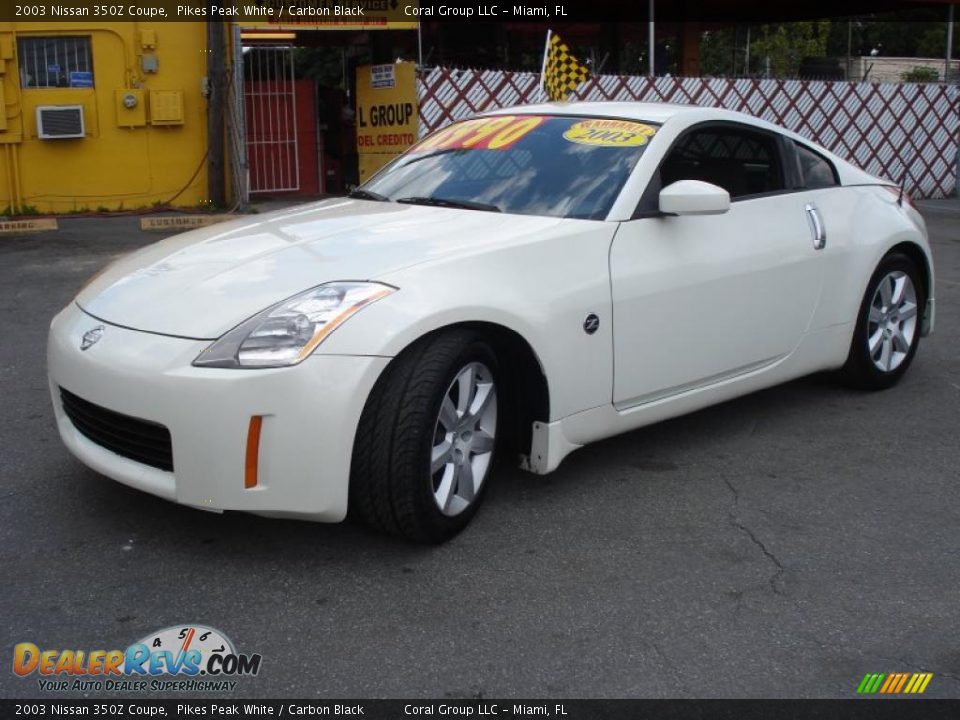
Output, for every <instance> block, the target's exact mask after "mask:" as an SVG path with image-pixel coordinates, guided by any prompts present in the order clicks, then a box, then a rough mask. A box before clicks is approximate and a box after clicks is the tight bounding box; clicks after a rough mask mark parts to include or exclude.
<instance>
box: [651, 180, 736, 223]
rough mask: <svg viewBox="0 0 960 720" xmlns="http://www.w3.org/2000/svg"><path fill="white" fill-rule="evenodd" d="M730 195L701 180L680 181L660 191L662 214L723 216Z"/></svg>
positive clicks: (728, 207) (728, 205)
mask: <svg viewBox="0 0 960 720" xmlns="http://www.w3.org/2000/svg"><path fill="white" fill-rule="evenodd" d="M729 209H730V193H728V192H727V191H726V190H724V189H723V188H722V187H718V186H717V185H711V184H710V183H707V182H702V181H700V180H678V181H677V182H675V183H672V184H671V185H667V186H666V187H665V188H664V189H663V190H661V191H660V212H662V213H664V214H667V215H722V214H723V213H725V212H727V210H729Z"/></svg>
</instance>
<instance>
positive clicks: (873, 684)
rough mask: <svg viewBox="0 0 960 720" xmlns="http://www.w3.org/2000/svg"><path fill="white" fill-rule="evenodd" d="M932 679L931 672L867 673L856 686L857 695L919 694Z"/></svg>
mask: <svg viewBox="0 0 960 720" xmlns="http://www.w3.org/2000/svg"><path fill="white" fill-rule="evenodd" d="M932 679H933V673H890V674H889V675H888V674H886V673H867V674H866V675H864V676H863V680H861V681H860V684H859V685H858V686H857V693H858V694H859V695H873V694H874V693H878V692H879V693H880V694H881V695H896V694H899V693H903V694H905V695H906V694H909V695H920V694H922V693H923V692H924V691H925V690H926V689H927V685H929V684H930V681H931V680H932Z"/></svg>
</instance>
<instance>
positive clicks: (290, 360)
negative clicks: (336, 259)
mask: <svg viewBox="0 0 960 720" xmlns="http://www.w3.org/2000/svg"><path fill="white" fill-rule="evenodd" d="M395 291H396V288H393V287H390V286H389V285H381V284H380V283H373V282H333V283H328V284H326V285H320V286H318V287H315V288H312V289H310V290H307V291H306V292H303V293H300V294H299V295H295V296H293V297H292V298H289V299H287V300H284V301H283V302H281V303H278V304H277V305H274V306H273V307H270V308H267V309H266V310H264V311H263V312H262V313H259V314H257V315H254V316H253V317H252V318H250V319H249V320H246V321H245V322H242V323H240V324H239V325H237V327H235V328H234V329H233V330H231V331H230V332H228V333H227V334H226V335H224V336H223V337H222V338H220V339H219V340H217V341H216V342H215V343H213V345H211V346H210V347H208V348H207V349H206V350H204V351H203V352H202V353H200V355H199V356H198V357H197V359H196V360H194V361H193V364H194V365H196V366H198V367H221V368H267V367H284V366H286V365H296V364H297V363H298V362H300V361H301V360H303V359H304V358H305V357H308V356H309V355H310V353H312V352H313V351H314V349H315V348H316V347H317V345H319V344H320V343H321V342H323V340H324V338H326V337H327V335H329V334H330V333H332V332H333V331H334V330H335V329H336V328H337V327H338V326H339V325H340V324H341V323H342V322H344V321H345V320H346V319H347V318H348V317H350V316H351V315H353V314H354V313H355V312H357V310H359V309H360V308H362V307H365V306H366V305H369V304H370V303H372V302H375V301H377V300H379V299H380V298H382V297H386V296H387V295H389V294H390V293H392V292H395Z"/></svg>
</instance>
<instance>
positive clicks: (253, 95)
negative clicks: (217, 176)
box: [243, 44, 300, 193]
mask: <svg viewBox="0 0 960 720" xmlns="http://www.w3.org/2000/svg"><path fill="white" fill-rule="evenodd" d="M243 104H244V111H245V115H246V145H247V162H248V163H249V173H250V192H251V193H263V192H280V191H285V192H289V191H293V190H299V189H300V165H299V157H298V154H297V151H298V148H297V97H296V92H295V88H294V82H293V47H292V46H290V45H259V44H258V45H253V46H249V47H244V48H243Z"/></svg>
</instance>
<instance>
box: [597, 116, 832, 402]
mask: <svg viewBox="0 0 960 720" xmlns="http://www.w3.org/2000/svg"><path fill="white" fill-rule="evenodd" d="M788 152H789V149H788V146H787V145H786V141H785V140H784V138H783V137H782V136H780V135H779V134H777V133H773V132H768V131H765V130H761V129H759V128H754V127H752V126H749V125H744V124H740V123H733V122H712V123H703V124H699V125H696V126H693V127H692V128H690V129H688V130H687V131H685V132H684V133H683V134H682V135H681V136H679V137H678V138H677V140H676V141H675V142H674V144H673V145H672V147H671V149H670V150H669V151H668V152H667V153H666V154H665V155H664V158H663V160H662V161H661V163H660V166H659V167H658V169H657V171H656V172H655V173H654V176H653V178H652V180H651V184H650V187H648V189H647V191H646V192H645V193H644V196H643V200H642V201H641V205H640V207H639V208H638V212H637V215H638V217H637V219H634V220H631V221H629V222H624V223H622V224H621V225H620V227H619V228H618V230H617V233H616V236H615V237H614V240H613V243H612V246H611V253H610V275H611V285H612V300H613V315H614V317H613V329H614V362H615V365H614V389H613V401H614V404H615V406H617V407H618V408H619V409H624V408H627V407H633V406H636V405H640V404H643V403H646V402H653V401H656V400H659V399H662V398H666V397H669V396H672V395H676V394H679V393H683V392H686V391H689V390H692V389H695V388H698V387H704V386H707V385H711V384H714V383H718V382H722V381H725V380H729V379H731V378H734V377H737V376H740V375H745V374H747V373H752V372H755V371H760V370H762V369H763V368H765V367H769V366H773V365H774V364H776V363H777V362H778V361H780V360H782V359H783V358H785V357H786V356H787V355H789V354H790V352H791V351H792V350H793V349H794V348H795V347H796V346H797V344H798V343H799V341H800V339H801V337H802V336H803V334H804V332H805V331H806V329H807V327H808V325H809V323H810V319H811V317H812V315H813V313H814V311H815V309H816V306H817V302H818V298H819V295H820V292H821V285H822V280H823V267H822V264H821V263H820V262H819V257H818V255H819V251H818V250H817V249H816V248H815V243H814V232H815V226H814V223H813V218H812V216H811V215H810V213H809V212H808V210H807V208H806V206H805V203H804V199H803V193H802V192H793V191H792V188H793V187H794V185H795V181H794V179H793V178H794V171H793V168H794V167H795V160H793V159H792V157H791V158H790V162H788V155H787V153H788ZM684 179H693V180H701V181H706V182H710V183H713V184H715V185H719V186H721V187H723V188H724V189H726V190H727V191H728V192H729V193H730V196H731V206H730V210H729V211H728V212H726V213H724V214H721V215H709V216H691V215H687V216H670V217H664V216H660V215H659V214H658V213H657V210H656V208H657V198H658V195H659V190H660V189H661V188H663V187H666V186H667V185H669V184H671V183H673V182H676V181H678V180H684Z"/></svg>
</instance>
